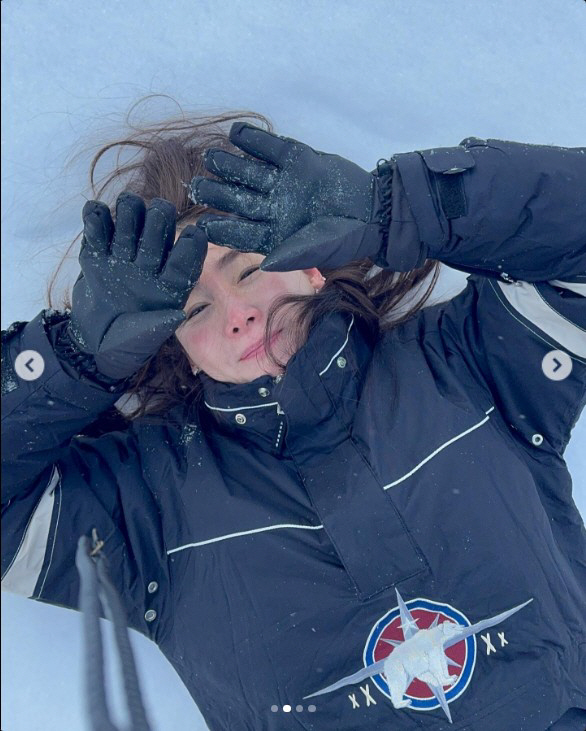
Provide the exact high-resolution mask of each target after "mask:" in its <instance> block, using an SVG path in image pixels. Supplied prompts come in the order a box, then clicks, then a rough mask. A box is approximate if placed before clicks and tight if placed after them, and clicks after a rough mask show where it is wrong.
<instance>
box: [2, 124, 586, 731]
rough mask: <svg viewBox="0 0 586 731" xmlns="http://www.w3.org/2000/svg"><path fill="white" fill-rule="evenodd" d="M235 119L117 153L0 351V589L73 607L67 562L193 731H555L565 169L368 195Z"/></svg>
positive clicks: (584, 699)
mask: <svg viewBox="0 0 586 731" xmlns="http://www.w3.org/2000/svg"><path fill="white" fill-rule="evenodd" d="M251 119H252V120H253V121H254V122H256V123H257V124H258V123H263V120H262V119H261V118H260V117H258V116H255V115H251V117H249V118H248V119H243V118H241V117H238V116H237V115H232V116H230V115H224V116H223V117H218V118H208V119H203V120H202V119H199V120H194V121H193V123H190V122H188V121H185V122H183V123H180V124H169V125H163V126H161V128H151V129H147V130H145V131H144V132H143V133H141V134H138V135H137V136H136V137H134V138H133V139H129V140H125V141H122V142H120V143H119V144H120V145H122V147H124V146H125V145H127V144H128V145H133V146H135V147H136V148H137V149H138V156H137V157H135V158H134V159H133V160H132V161H130V162H129V163H128V164H127V165H120V166H119V167H117V168H116V169H115V170H114V171H113V173H112V175H111V176H109V177H108V179H107V180H106V183H105V185H103V186H102V188H101V189H99V190H98V191H97V194H96V197H97V198H102V199H105V200H108V198H109V195H110V191H111V190H113V189H115V188H116V186H117V185H118V186H119V187H118V190H120V185H121V183H123V187H124V188H125V189H126V190H125V192H124V193H122V194H121V195H120V196H119V197H118V198H117V200H116V201H115V204H114V201H112V206H111V208H109V207H108V206H107V205H106V204H105V203H101V202H97V201H91V202H89V203H87V204H86V206H85V207H84V211H83V220H84V233H83V239H82V246H81V253H80V266H81V275H80V277H79V278H78V280H77V282H76V283H75V285H74V287H73V292H72V299H71V303H70V307H67V308H63V311H53V310H47V311H44V312H42V313H40V314H39V315H38V316H37V317H36V318H35V319H34V320H33V321H31V322H30V323H28V324H25V323H16V324H15V325H14V326H13V327H12V328H10V329H9V331H8V332H7V333H6V334H5V336H4V337H3V359H4V362H5V366H4V367H5V374H4V378H3V394H4V416H3V450H4V451H3V454H4V457H3V460H4V461H3V470H4V473H3V474H4V480H3V484H4V497H3V501H4V502H3V531H4V541H3V549H2V550H3V554H2V561H3V585H4V587H5V588H6V589H8V590H11V591H15V592H18V593H22V594H24V595H26V596H30V597H32V598H34V599H38V600H41V601H45V602H50V603H54V604H60V605H65V606H70V607H77V606H78V595H79V578H78V575H77V570H76V565H75V555H76V549H77V545H78V538H79V537H80V536H87V537H88V539H89V537H91V540H92V544H91V545H92V546H93V551H92V552H93V553H94V555H102V556H104V557H106V558H107V560H108V564H109V566H110V574H111V577H112V580H113V582H114V585H115V587H116V589H117V591H118V593H119V594H120V596H121V598H122V601H123V605H124V609H125V612H126V615H127V621H128V625H129V626H130V627H133V628H135V629H136V630H138V631H140V632H142V633H143V634H145V635H146V636H148V637H149V638H150V639H152V640H153V641H154V642H156V643H157V645H158V646H159V647H160V649H161V650H162V652H163V653H164V654H165V656H166V657H167V658H168V660H169V661H170V662H171V664H172V665H173V667H174V668H175V669H176V670H177V672H178V673H179V675H180V677H181V678H182V679H183V681H184V683H185V685H186V686H187V688H188V689H189V691H190V693H191V694H192V696H193V698H194V700H195V701H196V703H197V705H198V706H199V708H200V710H201V712H202V714H203V716H204V718H205V719H206V722H207V724H208V725H209V728H210V729H214V730H215V729H226V730H228V729H229V730H230V731H238V730H239V729H242V730H244V729H247V730H250V729H279V730H280V729H316V730H320V731H321V730H322V729H323V730H326V729H332V730H334V729H335V730H336V731H342V730H348V731H350V730H352V731H356V730H358V729H382V728H393V729H412V728H415V727H417V728H422V729H430V730H431V729H433V731H439V729H444V728H447V727H449V726H450V724H451V723H453V724H456V727H457V728H462V729H464V728H465V729H467V730H470V731H494V729H510V730H511V731H515V730H519V731H521V730H525V729H526V730H527V731H539V730H541V729H548V728H553V729H556V730H561V729H572V730H573V729H582V728H583V727H584V719H585V717H586V711H585V710H584V709H586V612H585V610H584V607H585V606H586V535H585V531H584V526H583V523H582V520H581V518H580V515H579V513H578V511H577V509H576V507H575V505H574V502H573V500H572V496H571V479H570V475H569V473H568V470H567V468H566V465H565V462H564V459H563V453H564V449H565V447H566V445H567V443H568V440H569V438H570V433H571V430H572V427H573V425H574V424H575V423H576V421H577V419H578V416H579V415H580V412H581V410H582V408H583V406H584V404H585V402H586V386H585V384H586V338H585V336H584V330H585V328H586V299H584V294H585V290H586V234H585V231H586V227H585V226H584V221H586V155H585V154H584V150H583V149H563V148H555V147H545V146H534V145H524V144H518V143H513V142H503V141H498V140H488V141H485V140H480V139H475V138H470V139H467V140H465V141H464V142H462V143H461V144H460V145H457V146H455V147H451V148H438V149H435V150H425V151H418V152H412V153H408V154H398V155H395V156H394V157H392V158H391V159H390V160H389V161H387V162H385V161H382V162H381V163H379V165H378V166H377V169H376V170H375V171H374V172H373V173H369V172H366V171H365V170H362V169H361V168H359V167H358V166H356V165H354V164H353V163H351V162H349V161H347V160H345V159H343V158H340V157H337V156H334V155H328V154H324V153H320V152H316V151H314V150H312V149H311V148H309V147H307V146H306V145H304V144H301V143H299V142H296V141H294V140H290V139H287V138H281V137H277V136H275V135H273V134H272V133H270V132H268V131H267V130H265V129H262V128H259V127H257V126H254V125H251V124H250V123H249V122H250V120H251ZM231 121H235V124H234V125H233V126H232V128H231V131H230V136H229V138H228V133H227V128H226V124H227V123H228V122H231ZM203 150H207V152H206V155H205V158H204V157H202V154H201V153H202V151H203ZM243 153H244V154H243ZM99 158H100V154H99V155H98V158H97V159H98V160H99ZM190 180H191V183H190V184H189V185H186V183H189V181H190ZM210 208H211V209H212V213H211V214H210V213H209V210H210ZM205 211H208V212H207V213H205ZM441 262H443V263H445V264H447V265H449V266H450V267H453V268H456V269H461V270H463V271H465V272H467V273H469V274H470V276H469V277H468V283H467V286H466V288H465V289H464V290H463V291H462V292H461V293H460V294H459V295H457V296H456V297H454V298H453V299H452V300H450V301H448V302H443V303H441V304H436V305H433V306H428V307H425V308H424V307H423V304H424V303H425V300H426V299H427V297H428V296H429V294H430V292H431V290H432V288H433V285H434V284H435V281H436V278H437V274H438V269H439V266H440V263H441ZM425 283H427V288H426V289H425V291H424V293H423V294H421V287H422V285H424V284H425ZM417 294H419V297H415V296H414V295H417ZM25 350H32V351H36V353H37V354H40V356H42V359H43V362H44V370H43V371H42V373H41V374H40V375H38V374H37V375H38V377H37V378H35V379H34V380H27V379H25V378H23V377H22V375H20V374H21V373H22V368H20V369H19V368H18V364H16V365H15V361H16V358H17V356H18V355H19V353H22V352H23V351H25ZM35 357H36V356H35ZM123 395H124V399H122V398H121V396H123ZM128 397H129V398H128ZM123 402H124V404H125V405H124V407H123V406H121V404H122V403H123ZM115 403H117V405H118V407H119V408H122V409H123V410H124V411H125V414H126V416H125V418H122V416H120V417H119V419H118V423H116V422H114V421H112V419H111V415H112V414H113V413H116V414H119V412H118V411H117V410H114V409H113V405H114V404H115ZM285 705H289V706H290V712H289V713H283V711H282V710H281V709H282V708H283V707H284V706H285ZM186 727H187V725H186Z"/></svg>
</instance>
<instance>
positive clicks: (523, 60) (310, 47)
mask: <svg viewBox="0 0 586 731" xmlns="http://www.w3.org/2000/svg"><path fill="white" fill-rule="evenodd" d="M1 12H2V61H3V63H2V241H3V247H2V327H6V326H7V325H8V324H10V322H12V321H13V320H27V319H29V318H31V317H32V316H34V315H35V314H36V313H37V312H38V310H39V309H40V308H41V307H42V306H43V305H44V304H45V302H44V289H45V283H46V281H47V279H48V276H49V273H50V272H51V271H52V269H53V268H54V266H55V265H56V264H57V262H58V260H59V258H60V255H61V253H62V252H63V251H64V249H65V248H66V246H67V244H68V243H69V242H70V241H71V239H73V237H74V236H75V235H76V234H77V232H78V230H79V225H80V211H81V208H82V206H83V202H84V200H85V198H84V195H85V196H87V189H86V175H87V165H88V161H89V158H90V153H91V150H90V151H89V152H88V149H89V148H90V147H91V146H92V145H96V144H99V142H100V141H102V140H107V139H109V138H110V136H111V135H115V134H116V132H117V130H119V129H120V123H121V120H122V118H123V116H124V113H125V112H126V111H127V110H128V108H129V107H130V105H131V104H132V102H133V101H135V100H136V99H138V98H139V97H141V96H143V95H145V94H149V93H159V94H167V95H169V96H170V97H172V98H173V99H175V100H177V101H178V102H179V103H180V104H181V105H182V107H183V108H185V109H187V110H190V111H199V112H202V113H205V112H211V111H220V110H228V109H252V110H256V111H259V112H262V113H264V114H266V115H267V116H269V117H270V118H271V119H272V121H273V122H274V124H275V127H276V129H277V131H279V132H281V133H282V134H286V135H288V136H291V137H297V138H298V139H301V140H303V141H305V142H308V143H309V144H311V145H312V146H314V147H316V148H318V149H322V150H327V151H330V152H336V153H339V154H341V155H344V156H345V157H348V158H350V159H352V160H354V161H355V162H357V163H358V164H360V165H362V166H364V167H366V168H373V167H374V166H375V164H376V162H377V160H378V159H379V158H381V157H388V156H389V155H391V154H392V153H395V152H402V151H408V150H412V149H422V148H426V147H432V146H441V145H454V144H457V143H458V142H459V141H460V140H461V139H463V138H464V137H467V136H470V135H475V136H478V137H497V138H499V137H500V138H506V139H512V140H519V141H525V142H535V143H550V144H559V145H566V146H576V145H584V143H585V139H584V130H585V129H586V5H585V4H584V2H582V0H563V1H562V0H539V2H535V0H516V1H515V2H510V0H442V1H441V2H438V1H437V0H369V2H360V1H359V0H313V1H310V0H222V2H217V0H216V1H214V0H171V2H167V3H162V2H160V1H159V0H126V1H125V2H118V1H115V0H102V2H100V3H72V2H71V1H70V0H20V1H19V0H5V2H3V3H2V5H1ZM147 107H148V115H149V116H150V117H151V118H155V117H156V118H161V117H162V116H164V115H174V114H175V113H176V111H177V109H176V106H175V103H174V102H173V101H172V100H170V99H163V98H161V97H159V98H157V99H155V100H153V101H152V102H150V103H149V105H147ZM72 152H80V156H79V157H78V158H76V159H75V160H73V161H72V162H70V163H69V164H68V165H67V166H66V163H67V162H68V160H70V157H71V154H72ZM74 265H75V259H73V261H72V264H71V266H70V267H69V269H68V272H69V275H70V276H73V274H74V271H75V266H74ZM464 281H465V280H464V277H463V275H460V274H459V273H454V272H453V271H447V272H445V274H444V276H443V279H442V289H441V290H440V291H439V292H438V294H443V295H444V296H451V295H452V294H455V293H456V292H457V291H458V290H459V289H460V288H461V287H462V286H463V285H464ZM535 398H539V394H538V393H536V394H535ZM580 446H581V447H582V454H580V449H579V448H580ZM585 447H586V417H585V416H582V418H581V420H580V421H579V423H578V425H577V426H576V428H575V430H574V436H573V440H572V442H571V443H570V446H569V447H568V449H567V452H566V456H567V462H568V465H569V468H570V471H571V473H572V476H573V479H574V487H575V494H576V500H577V502H578V504H579V505H580V508H581V510H582V514H583V515H586V457H585V456H584V453H585V452H586V449H585ZM2 633H3V640H4V641H3V645H2V701H3V703H2V728H3V729H4V731H31V730H33V729H43V731H53V730H54V731H62V730H63V729H68V730H69V731H82V730H83V729H86V728H89V727H88V726H87V725H86V724H87V722H86V717H85V711H84V706H83V694H82V687H81V681H80V677H81V624H80V622H79V617H78V615H77V613H75V612H71V611H66V610H63V609H58V608H55V607H49V606H46V605H41V604H38V603H36V602H31V601H27V600H24V599H20V598H18V597H13V596H10V595H3V612H2ZM133 639H134V644H135V648H136V652H137V655H138V660H139V666H140V674H141V679H142V682H143V688H144V691H145V696H146V701H147V705H148V710H149V713H150V716H151V718H152V721H153V731H183V730H184V729H185V731H187V729H189V730H190V731H196V730H197V729H204V728H205V726H204V724H203V721H201V717H200V716H199V714H198V712H197V709H196V708H195V706H194V704H193V702H192V701H191V699H190V698H189V696H188V694H187V692H186V691H185V689H184V688H183V686H182V684H181V682H180V681H179V679H178V678H177V676H176V675H175V672H174V670H173V669H172V668H171V667H170V666H169V665H168V663H167V662H166V660H165V659H164V658H163V657H162V656H161V654H160V653H159V651H158V650H157V648H156V647H155V646H154V645H152V644H151V643H149V642H148V641H147V640H145V639H144V638H142V637H141V636H139V635H135V634H133ZM115 670H116V667H115V666H114V668H113V671H115ZM114 686H115V687H114V692H115V693H116V692H117V686H118V683H117V682H114ZM116 700H117V706H118V707H119V705H120V704H119V702H118V699H116ZM267 702H269V700H267ZM117 713H118V716H117V717H118V718H121V716H120V713H121V712H120V711H119V710H118V711H117Z"/></svg>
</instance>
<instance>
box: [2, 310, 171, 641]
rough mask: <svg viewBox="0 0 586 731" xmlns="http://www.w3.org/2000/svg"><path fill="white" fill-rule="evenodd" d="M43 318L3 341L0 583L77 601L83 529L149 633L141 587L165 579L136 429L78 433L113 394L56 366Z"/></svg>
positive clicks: (62, 601) (71, 603)
mask: <svg viewBox="0 0 586 731" xmlns="http://www.w3.org/2000/svg"><path fill="white" fill-rule="evenodd" d="M49 320H50V316H48V315H47V314H46V313H41V314H40V315H39V316H38V317H37V318H35V319H34V320H33V321H31V322H30V323H28V324H24V323H19V324H17V325H16V326H13V328H11V330H9V331H8V333H7V337H6V338H4V339H3V344H2V346H3V347H2V356H3V357H2V360H3V363H2V366H3V367H2V373H3V383H2V391H3V415H2V472H3V475H2V483H3V496H2V532H3V541H2V588H3V589H4V590H8V591H12V592H14V593H18V594H22V595H24V596H27V597H31V598H34V599H38V600H42V601H46V602H49V603H51V604H58V605H63V606H67V607H72V608H77V606H78V593H79V580H78V575H77V569H76V565H75V552H76V548H77V541H78V539H79V537H80V536H81V535H82V534H85V535H88V536H89V537H91V538H92V539H93V540H94V541H95V540H97V541H100V542H103V546H102V549H101V550H102V551H103V553H104V554H105V555H106V557H107V559H108V562H109V565H110V574H111V578H112V580H113V581H114V583H115V585H116V588H117V590H118V592H119V594H120V596H121V597H122V599H123V602H124V605H125V608H126V610H127V615H128V621H129V625H130V626H132V627H134V628H135V629H138V630H139V631H141V632H143V633H144V634H147V635H151V633H152V631H153V630H154V628H153V627H151V626H150V625H149V624H148V623H147V622H146V620H145V619H144V609H145V601H148V592H147V588H146V587H147V585H148V583H149V582H150V581H152V580H153V579H154V580H156V581H157V584H158V585H159V586H161V587H163V586H164V583H165V580H166V579H165V577H166V560H165V552H164V550H163V545H162V537H161V529H160V525H159V523H160V521H159V520H158V510H157V508H156V505H155V503H154V499H153V495H152V492H151V491H150V489H149V487H148V485H147V484H146V481H145V479H144V477H143V474H142V469H141V456H140V450H139V448H138V444H137V437H136V434H135V432H134V431H133V430H132V429H130V428H129V429H127V430H124V431H117V432H112V433H109V434H104V435H102V436H100V437H97V438H89V437H83V436H81V435H80V434H79V432H81V431H82V430H83V429H84V427H86V426H87V425H89V424H92V423H93V422H95V421H96V420H97V419H98V417H99V416H100V414H101V413H102V412H104V411H105V410H106V409H108V408H109V407H110V406H112V404H113V403H114V402H115V401H116V399H117V398H118V397H119V394H118V395H117V394H115V393H111V392H109V391H107V390H106V389H103V388H99V387H97V386H95V385H90V384H88V383H87V382H83V380H81V379H78V378H75V377H74V376H73V375H72V374H71V373H69V372H67V371H66V370H64V368H63V366H62V364H61V362H60V361H59V360H58V359H57V357H56V356H55V353H54V351H53V347H52V337H51V336H52V333H51V324H50V322H49ZM25 351H34V353H36V354H37V355H36V356H35V357H36V358H37V362H38V357H39V356H40V357H41V358H42V359H43V362H44V370H43V372H42V373H41V374H40V376H39V377H38V378H36V379H35V380H32V381H31V380H24V379H22V378H20V377H19V375H18V369H17V368H15V366H14V363H15V360H16V357H17V356H18V355H19V353H23V352H25ZM145 567H147V568H145Z"/></svg>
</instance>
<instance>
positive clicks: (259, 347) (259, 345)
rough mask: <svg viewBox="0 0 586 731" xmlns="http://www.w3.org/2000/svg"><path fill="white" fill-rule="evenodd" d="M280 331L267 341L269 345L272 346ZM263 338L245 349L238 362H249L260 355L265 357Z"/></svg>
mask: <svg viewBox="0 0 586 731" xmlns="http://www.w3.org/2000/svg"><path fill="white" fill-rule="evenodd" d="M282 332H283V331H282V330H279V332H276V333H275V334H274V335H273V336H272V337H271V339H270V340H269V343H270V345H271V346H272V345H274V343H275V341H276V339H277V338H278V337H279V335H280V334H281V333H282ZM263 343H264V338H262V339H261V340H257V342H256V343H253V344H252V345H251V346H250V347H249V348H247V349H246V350H245V351H244V353H243V354H242V355H241V356H240V360H250V359H251V358H255V357H258V356H260V355H265V353H266V351H265V348H264V346H263Z"/></svg>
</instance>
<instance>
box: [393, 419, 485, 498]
mask: <svg viewBox="0 0 586 731" xmlns="http://www.w3.org/2000/svg"><path fill="white" fill-rule="evenodd" d="M493 410H494V406H491V407H490V409H488V411H485V412H484V413H485V414H487V416H486V417H485V418H484V419H482V421H479V422H478V424H474V426H471V427H470V428H469V429H466V431H463V432H462V433H461V434H457V435H456V436H455V437H452V438H451V439H449V440H448V441H447V442H444V444H442V445H440V446H439V447H438V448H437V449H435V450H434V451H433V452H432V453H431V454H430V455H428V456H427V457H426V458H425V459H424V460H422V461H421V462H420V463H419V464H418V465H415V467H414V468H413V469H412V470H409V472H407V474H406V475H403V477H399V479H398V480H395V481H394V482H390V483H389V484H388V485H385V486H384V487H383V490H388V489H389V487H394V486H395V485H398V484H399V483H400V482H403V480H406V479H407V478H408V477H411V475H412V474H413V473H414V472H417V470H418V469H420V468H421V467H423V465H424V464H425V463H426V462H429V460H430V459H433V458H434V457H435V455H436V454H438V453H439V452H441V451H442V450H443V449H445V448H446V447H449V446H450V444H453V443H454V442H456V441H458V439H462V437H465V436H466V434H470V432H472V431H474V430H475V429H478V427H479V426H482V425H483V424H486V422H487V421H488V420H489V419H490V416H488V414H490V412H491V411H493Z"/></svg>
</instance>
